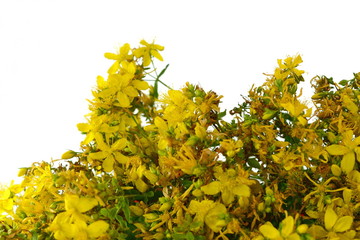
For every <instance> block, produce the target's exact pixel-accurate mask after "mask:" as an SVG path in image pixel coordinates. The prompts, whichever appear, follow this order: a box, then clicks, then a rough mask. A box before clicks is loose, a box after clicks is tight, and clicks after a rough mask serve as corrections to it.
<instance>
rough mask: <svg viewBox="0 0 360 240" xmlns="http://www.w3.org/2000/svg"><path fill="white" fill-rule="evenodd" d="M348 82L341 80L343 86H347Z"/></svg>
mask: <svg viewBox="0 0 360 240" xmlns="http://www.w3.org/2000/svg"><path fill="white" fill-rule="evenodd" d="M348 82H349V81H348V80H341V81H340V82H339V84H340V85H341V86H346V85H347V83H348Z"/></svg>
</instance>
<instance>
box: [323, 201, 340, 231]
mask: <svg viewBox="0 0 360 240" xmlns="http://www.w3.org/2000/svg"><path fill="white" fill-rule="evenodd" d="M337 219H338V216H337V215H336V213H335V211H334V210H333V209H332V208H330V207H328V208H327V209H326V211H325V228H326V230H328V231H331V228H332V227H333V226H334V224H335V223H336V220H337Z"/></svg>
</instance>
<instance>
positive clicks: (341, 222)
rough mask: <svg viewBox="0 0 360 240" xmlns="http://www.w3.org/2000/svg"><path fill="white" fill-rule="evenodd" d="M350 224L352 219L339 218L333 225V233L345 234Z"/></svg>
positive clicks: (348, 217)
mask: <svg viewBox="0 0 360 240" xmlns="http://www.w3.org/2000/svg"><path fill="white" fill-rule="evenodd" d="M352 223H353V217H351V216H344V217H341V218H339V219H338V220H337V221H336V223H335V225H334V231H335V232H345V231H347V230H349V229H350V228H351V225H352Z"/></svg>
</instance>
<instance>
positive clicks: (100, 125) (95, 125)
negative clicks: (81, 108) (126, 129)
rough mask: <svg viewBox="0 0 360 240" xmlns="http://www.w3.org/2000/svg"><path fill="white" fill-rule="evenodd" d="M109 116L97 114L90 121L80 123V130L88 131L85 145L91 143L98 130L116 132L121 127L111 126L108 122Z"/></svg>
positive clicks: (78, 126) (83, 142) (84, 141)
mask: <svg viewBox="0 0 360 240" xmlns="http://www.w3.org/2000/svg"><path fill="white" fill-rule="evenodd" d="M106 120H107V116H106V115H102V116H97V117H95V118H92V119H91V121H90V122H89V123H78V124H77V128H78V130H79V131H80V132H83V133H86V137H85V139H84V140H83V141H82V144H83V145H86V144H88V143H90V142H91V141H92V140H94V138H95V134H96V133H97V132H103V133H113V132H116V131H117V130H118V129H119V127H117V126H109V124H107V123H106Z"/></svg>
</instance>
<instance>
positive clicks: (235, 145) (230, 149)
mask: <svg viewBox="0 0 360 240" xmlns="http://www.w3.org/2000/svg"><path fill="white" fill-rule="evenodd" d="M220 145H221V147H222V148H224V149H225V150H226V155H227V156H228V157H233V156H235V154H236V153H237V152H239V151H240V150H241V148H242V147H243V145H244V144H243V142H242V141H241V140H236V141H235V140H233V139H224V140H223V141H221V143H220Z"/></svg>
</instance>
